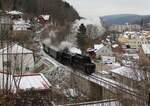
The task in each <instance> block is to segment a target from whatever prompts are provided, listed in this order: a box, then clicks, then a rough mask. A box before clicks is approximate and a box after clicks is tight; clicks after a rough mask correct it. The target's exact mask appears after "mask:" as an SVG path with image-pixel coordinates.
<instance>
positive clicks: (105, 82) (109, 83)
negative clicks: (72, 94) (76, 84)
mask: <svg viewBox="0 0 150 106" xmlns="http://www.w3.org/2000/svg"><path fill="white" fill-rule="evenodd" d="M44 55H45V56H46V57H47V56H48V55H47V54H44ZM48 57H49V58H48V60H49V62H52V63H53V64H54V65H55V66H56V67H64V68H66V69H67V70H68V71H69V72H72V73H73V74H75V75H77V76H80V77H82V78H85V79H87V80H89V81H91V82H94V83H96V84H98V85H100V86H103V87H105V88H106V89H109V90H111V91H114V92H116V93H117V92H121V93H123V94H128V95H129V97H133V98H135V99H138V100H142V101H146V99H145V98H144V97H142V95H141V94H140V93H139V92H138V90H136V89H133V88H129V87H128V86H125V85H123V84H121V83H119V82H116V81H114V80H111V79H108V78H105V77H102V76H100V75H96V74H95V73H93V74H92V75H89V76H87V75H85V74H84V73H81V72H80V71H74V70H73V69H71V68H70V67H67V66H64V65H63V64H61V63H59V62H58V61H56V60H55V59H53V58H52V57H50V56H48ZM46 60H47V59H46ZM47 64H48V62H47Z"/></svg>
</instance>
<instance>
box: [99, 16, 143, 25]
mask: <svg viewBox="0 0 150 106" xmlns="http://www.w3.org/2000/svg"><path fill="white" fill-rule="evenodd" d="M142 17H143V16H142V15H136V14H118V15H108V16H103V17H102V18H103V21H104V22H106V23H107V24H125V23H134V22H135V21H141V20H142Z"/></svg>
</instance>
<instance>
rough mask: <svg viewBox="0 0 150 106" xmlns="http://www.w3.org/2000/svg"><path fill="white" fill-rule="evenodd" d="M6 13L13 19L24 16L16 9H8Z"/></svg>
mask: <svg viewBox="0 0 150 106" xmlns="http://www.w3.org/2000/svg"><path fill="white" fill-rule="evenodd" d="M6 14H8V15H10V16H11V19H19V18H21V17H22V16H23V13H22V12H20V11H16V10H13V11H6Z"/></svg>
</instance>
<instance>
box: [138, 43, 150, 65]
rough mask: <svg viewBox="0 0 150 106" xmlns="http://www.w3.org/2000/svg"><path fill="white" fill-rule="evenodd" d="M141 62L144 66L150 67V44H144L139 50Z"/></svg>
mask: <svg viewBox="0 0 150 106" xmlns="http://www.w3.org/2000/svg"><path fill="white" fill-rule="evenodd" d="M139 62H140V65H142V66H150V44H142V47H141V48H140V50H139Z"/></svg>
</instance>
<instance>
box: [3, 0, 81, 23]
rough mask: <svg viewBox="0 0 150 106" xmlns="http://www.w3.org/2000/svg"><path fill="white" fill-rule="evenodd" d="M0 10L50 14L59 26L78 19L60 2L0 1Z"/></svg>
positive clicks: (68, 6) (67, 5)
mask: <svg viewBox="0 0 150 106" xmlns="http://www.w3.org/2000/svg"><path fill="white" fill-rule="evenodd" d="M0 9H3V10H21V11H23V12H26V13H30V14H32V15H41V14H50V15H51V16H52V17H53V18H54V19H56V20H57V21H59V22H60V23H61V24H64V23H65V22H70V21H74V20H75V19H79V18H80V17H79V14H78V13H77V11H76V10H75V9H74V8H73V7H72V6H71V5H70V4H68V3H67V2H64V1H62V0H0Z"/></svg>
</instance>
